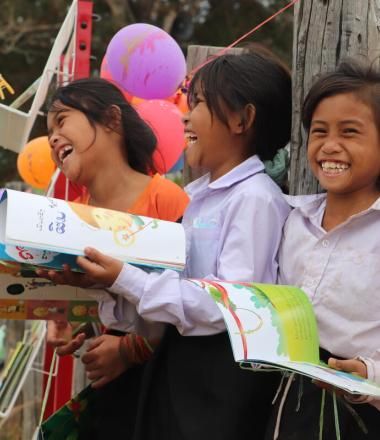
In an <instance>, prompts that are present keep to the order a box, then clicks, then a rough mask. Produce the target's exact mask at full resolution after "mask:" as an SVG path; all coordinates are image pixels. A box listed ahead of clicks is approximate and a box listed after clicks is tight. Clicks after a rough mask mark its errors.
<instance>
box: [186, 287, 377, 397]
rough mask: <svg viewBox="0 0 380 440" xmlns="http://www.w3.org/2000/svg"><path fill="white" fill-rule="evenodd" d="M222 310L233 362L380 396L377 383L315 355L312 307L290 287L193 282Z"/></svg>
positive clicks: (314, 322)
mask: <svg viewBox="0 0 380 440" xmlns="http://www.w3.org/2000/svg"><path fill="white" fill-rule="evenodd" d="M192 281H193V282H194V283H196V284H197V285H199V286H200V287H202V288H203V289H205V291H206V292H207V293H208V294H209V295H211V296H212V298H213V299H214V300H215V302H216V304H217V306H218V307H219V309H220V311H221V312H222V314H223V317H224V320H225V323H226V327H227V330H228V333H229V336H230V340H231V345H232V350H233V354H234V358H235V360H236V362H239V363H241V364H242V366H243V367H244V366H249V364H260V365H265V366H271V367H274V368H278V369H282V370H287V371H290V372H296V373H299V374H303V375H305V376H309V377H311V378H313V379H317V380H320V381H323V382H326V383H328V384H330V385H333V386H336V387H338V388H341V389H343V390H345V391H347V392H349V393H352V394H364V395H370V396H375V397H380V386H378V385H376V384H374V383H371V382H370V381H368V380H366V379H363V378H361V377H358V376H356V375H353V374H349V373H345V372H342V371H337V370H334V369H332V368H329V367H328V366H327V365H326V364H324V363H323V362H321V361H320V359H319V338H318V328H317V322H316V318H315V315H314V311H313V307H312V305H311V303H310V301H309V299H308V297H307V295H306V293H304V292H303V291H302V290H301V289H299V288H297V287H293V286H283V285H272V284H259V283H239V282H225V281H224V282H222V281H210V280H192Z"/></svg>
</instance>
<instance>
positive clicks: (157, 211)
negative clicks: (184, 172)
mask: <svg viewBox="0 0 380 440" xmlns="http://www.w3.org/2000/svg"><path fill="white" fill-rule="evenodd" d="M89 199H90V195H89V194H88V193H85V194H83V196H82V197H80V198H79V199H77V200H76V201H77V202H79V203H84V204H85V205H88V202H89ZM188 203H189V197H188V195H187V194H186V193H185V191H184V190H183V189H182V188H181V187H179V186H178V185H177V184H175V183H174V182H172V181H171V180H169V179H165V178H164V177H162V176H160V175H159V174H155V175H154V176H153V178H152V179H151V181H150V182H149V184H148V185H147V186H146V188H145V189H144V191H143V192H142V193H141V194H140V196H139V197H138V199H137V200H136V201H135V202H134V204H133V205H132V206H131V207H130V208H129V209H128V213H129V214H134V215H143V216H147V217H153V218H158V219H160V220H168V221H172V222H175V221H177V220H178V219H179V218H181V217H182V216H183V213H184V212H185V209H186V206H187V205H188Z"/></svg>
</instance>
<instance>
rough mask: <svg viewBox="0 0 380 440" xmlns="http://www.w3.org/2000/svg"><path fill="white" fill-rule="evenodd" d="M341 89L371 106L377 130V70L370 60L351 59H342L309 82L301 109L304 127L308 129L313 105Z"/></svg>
mask: <svg viewBox="0 0 380 440" xmlns="http://www.w3.org/2000/svg"><path fill="white" fill-rule="evenodd" d="M342 93H353V94H354V95H355V96H356V97H357V98H358V99H360V100H361V101H362V102H364V103H365V104H366V105H368V106H369V107H370V108H371V109H372V112H373V116H374V120H375V123H376V124H377V129H378V131H379V132H380V71H379V69H377V68H375V67H374V65H373V64H372V65H369V64H363V63H358V62H357V61H354V60H353V59H347V60H345V61H343V62H342V63H341V64H340V65H339V66H338V68H337V69H336V70H335V71H334V72H330V73H325V74H323V75H321V76H320V77H319V79H318V80H317V81H316V82H315V83H314V84H313V86H312V87H311V89H310V90H309V93H308V94H307V96H306V98H305V101H304V104H303V109H302V123H303V126H304V127H305V129H306V130H307V131H309V129H310V125H311V120H312V117H313V114H314V112H315V109H316V108H317V106H318V104H319V103H320V102H321V101H322V100H323V99H325V98H328V97H331V96H335V95H340V94H342Z"/></svg>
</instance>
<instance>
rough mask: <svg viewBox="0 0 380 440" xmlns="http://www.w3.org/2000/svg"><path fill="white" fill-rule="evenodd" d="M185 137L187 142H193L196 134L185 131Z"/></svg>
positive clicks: (195, 139)
mask: <svg viewBox="0 0 380 440" xmlns="http://www.w3.org/2000/svg"><path fill="white" fill-rule="evenodd" d="M185 138H186V140H187V143H188V144H194V143H195V142H196V141H197V139H198V138H197V136H196V135H195V134H192V133H185Z"/></svg>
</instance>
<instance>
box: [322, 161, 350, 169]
mask: <svg viewBox="0 0 380 440" xmlns="http://www.w3.org/2000/svg"><path fill="white" fill-rule="evenodd" d="M321 167H322V169H323V171H342V170H347V169H348V168H349V165H348V164H346V163H342V162H328V161H326V162H322V163H321Z"/></svg>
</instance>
